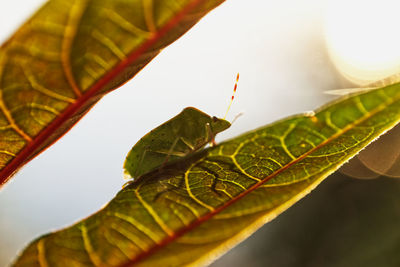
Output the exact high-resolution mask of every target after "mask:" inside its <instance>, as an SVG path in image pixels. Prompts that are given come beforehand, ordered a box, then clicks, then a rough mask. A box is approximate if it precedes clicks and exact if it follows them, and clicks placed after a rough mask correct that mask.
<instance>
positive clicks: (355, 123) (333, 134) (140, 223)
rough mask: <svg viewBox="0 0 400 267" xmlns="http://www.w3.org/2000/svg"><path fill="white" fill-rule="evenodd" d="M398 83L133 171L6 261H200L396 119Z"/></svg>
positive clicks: (108, 263)
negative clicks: (83, 213)
mask: <svg viewBox="0 0 400 267" xmlns="http://www.w3.org/2000/svg"><path fill="white" fill-rule="evenodd" d="M399 89H400V84H396V85H392V86H388V87H386V88H383V89H378V90H374V91H371V92H367V93H363V94H360V95H353V96H349V97H347V98H342V99H341V100H339V101H335V102H333V103H331V104H329V105H327V106H324V107H322V108H321V109H319V110H318V111H317V112H316V113H315V114H311V113H308V114H306V115H297V116H293V117H290V118H287V119H284V120H281V121H278V122H276V123H273V124H271V125H268V126H266V127H263V128H260V129H258V130H254V131H252V132H249V133H246V134H244V135H242V136H239V137H237V138H235V139H233V140H230V141H227V142H224V143H221V144H219V145H218V146H215V147H212V148H209V149H206V150H203V151H201V152H198V153H196V154H194V155H193V156H192V157H187V158H184V159H183V160H181V161H178V162H177V163H175V164H173V165H169V166H166V167H164V168H162V169H160V170H156V171H154V172H152V173H149V174H147V175H145V176H142V177H141V178H140V179H138V180H137V181H136V182H134V183H132V184H130V185H129V186H127V187H125V188H124V189H122V190H121V191H120V192H119V193H118V194H117V196H116V197H115V198H114V199H113V200H112V201H111V202H110V203H109V204H108V205H107V206H106V207H105V208H104V209H102V210H101V211H99V212H98V213H96V214H94V215H92V216H91V217H89V218H87V219H85V220H83V221H81V222H78V223H77V224H75V225H74V226H72V227H70V228H67V229H64V230H61V231H58V232H55V233H52V234H49V235H45V236H43V237H41V238H39V239H37V240H36V241H34V242H33V243H31V244H30V245H29V246H28V247H27V248H26V249H25V251H24V252H23V253H22V255H21V256H20V257H19V258H18V260H17V261H16V263H15V266H39V265H40V266H131V265H135V266H182V265H190V264H193V265H199V264H206V263H209V262H210V261H212V260H214V259H215V258H216V257H218V256H219V255H221V254H222V253H223V252H225V251H227V250H228V249H229V248H231V247H232V246H234V245H235V244H237V243H238V242H240V241H241V240H243V239H244V238H246V237H247V236H249V235H250V234H251V233H253V232H254V231H255V230H256V229H258V228H259V227H261V226H262V225H263V224H264V223H266V222H268V221H270V220H272V219H273V218H274V217H276V216H277V215H278V214H280V213H281V212H283V211H284V210H285V209H287V208H288V207H290V206H291V205H293V204H294V203H295V202H296V201H298V200H299V199H301V198H302V197H303V196H305V195H306V194H307V193H309V192H310V191H311V190H312V189H313V188H315V187H316V186H317V185H318V184H319V183H320V182H321V181H323V180H324V179H325V178H326V177H327V176H328V175H329V174H330V173H332V172H333V171H335V170H336V169H337V168H339V166H340V165H342V164H343V163H344V162H346V161H347V160H348V159H349V158H351V157H352V156H354V155H355V154H356V153H357V152H358V151H360V150H361V149H362V148H364V147H365V146H366V145H367V144H368V143H370V142H371V141H373V140H374V139H375V138H377V137H378V136H379V135H380V134H382V133H383V132H385V131H387V130H389V129H390V128H392V127H393V126H394V125H395V124H397V123H398V122H399V120H400V90H399Z"/></svg>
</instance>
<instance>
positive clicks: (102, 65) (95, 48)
mask: <svg viewBox="0 0 400 267" xmlns="http://www.w3.org/2000/svg"><path fill="white" fill-rule="evenodd" d="M223 1H224V0H149V1H148V0H112V1H109V0H96V1H89V0H69V1H65V0H53V1H48V2H47V3H46V4H45V5H44V6H43V7H42V8H41V9H40V10H39V11H38V12H37V13H36V14H35V15H34V16H33V17H32V18H31V19H30V20H29V21H28V22H27V23H25V24H24V25H23V26H22V27H21V28H20V29H19V30H18V31H17V32H16V33H15V34H14V36H12V37H11V38H10V39H9V41H8V42H6V43H5V44H4V45H3V46H2V47H1V48H0V185H1V184H3V183H4V182H5V181H6V180H7V179H8V178H9V177H10V175H11V174H13V173H14V172H15V171H16V170H17V169H18V168H19V167H21V166H22V165H23V164H24V163H26V162H27V161H28V160H29V159H31V158H32V157H34V156H35V155H36V154H38V153H39V152H41V151H42V150H43V149H44V148H46V147H47V146H49V145H50V144H51V143H52V142H54V141H55V140H56V139H57V138H59V137H60V136H61V135H62V134H64V133H65V132H66V131H67V130H68V129H69V128H70V127H72V125H73V124H74V123H76V122H77V121H78V120H79V119H80V118H81V117H82V116H83V115H84V114H85V113H86V112H87V111H88V109H89V108H90V107H91V106H92V105H93V104H94V103H96V102H97V101H98V100H99V99H100V98H101V97H102V96H103V95H104V94H105V93H107V92H109V91H110V90H112V89H115V88H117V87H118V86H120V85H121V84H123V83H125V82H126V81H127V80H128V79H130V78H131V77H132V76H134V75H135V74H136V73H137V72H138V71H139V70H140V69H142V68H143V67H144V66H145V65H146V64H147V63H148V62H149V61H150V60H151V59H152V58H153V57H155V56H156V55H157V54H158V53H159V52H160V50H161V49H162V48H164V47H165V46H167V45H168V44H170V43H171V42H172V41H174V40H175V39H177V38H178V37H179V36H181V35H182V34H183V33H184V32H186V31H187V30H188V29H189V28H190V27H192V26H193V25H194V24H195V23H196V22H197V21H198V20H199V19H200V18H201V17H202V16H204V15H205V14H206V13H207V12H208V11H210V10H211V9H213V8H214V7H216V6H217V5H219V4H220V3H222V2H223Z"/></svg>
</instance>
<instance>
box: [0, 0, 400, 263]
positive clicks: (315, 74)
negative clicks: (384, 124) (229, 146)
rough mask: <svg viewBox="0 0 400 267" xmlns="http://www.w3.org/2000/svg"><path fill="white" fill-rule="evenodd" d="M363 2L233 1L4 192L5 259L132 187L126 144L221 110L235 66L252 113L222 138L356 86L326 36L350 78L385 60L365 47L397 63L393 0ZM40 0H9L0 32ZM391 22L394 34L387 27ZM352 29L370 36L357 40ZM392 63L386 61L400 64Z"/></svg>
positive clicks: (0, 217) (0, 197)
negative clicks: (183, 118) (189, 110)
mask: <svg viewBox="0 0 400 267" xmlns="http://www.w3.org/2000/svg"><path fill="white" fill-rule="evenodd" d="M367 2H368V1H365V0H364V1H360V0H351V1H350V0H348V1H344V0H343V1H342V0H341V1H338V0H336V1H328V3H329V4H330V6H329V9H326V8H325V4H326V1H321V0H302V1H294V0H282V1H265V0H252V1H243V0H227V2H226V3H224V4H223V5H221V6H220V7H219V8H217V9H216V10H214V11H213V12H212V13H210V14H209V15H208V16H206V17H205V18H204V19H203V20H202V21H201V22H200V23H199V24H198V25H196V26H195V27H194V28H193V29H192V30H191V31H190V32H189V33H188V34H186V35H185V36H184V37H182V38H181V39H179V40H178V41H177V42H176V43H174V44H173V45H171V46H170V47H169V48H167V49H165V50H164V51H163V52H162V53H161V54H160V55H159V56H158V57H157V58H156V59H155V60H153V61H152V62H151V63H150V64H149V65H148V66H147V67H146V68H145V69H144V70H142V71H141V72H140V73H139V74H138V75H137V76H136V78H135V79H133V80H132V81H131V82H129V83H128V84H126V85H125V86H123V87H122V88H120V89H118V90H116V91H114V92H113V93H111V94H109V95H107V96H106V97H104V99H103V100H101V101H100V103H99V104H97V105H96V106H95V107H94V108H93V109H92V110H91V111H90V113H89V114H88V115H87V116H86V117H85V118H83V119H82V120H81V122H80V123H79V124H78V125H77V126H75V127H74V128H73V129H72V130H71V131H70V132H69V133H68V134H67V135H66V136H64V137H63V138H62V140H60V141H58V142H57V143H56V144H55V145H53V146H52V147H51V148H49V149H48V150H46V151H45V152H44V153H42V154H41V155H40V156H38V157H37V158H36V159H34V160H33V161H31V162H30V163H29V164H28V165H27V166H26V167H24V168H23V169H22V170H21V171H20V172H19V173H18V174H17V175H16V176H15V177H14V178H13V179H12V180H11V182H9V183H8V184H7V185H6V186H5V187H4V188H2V190H1V191H0V236H1V238H0V266H4V265H5V264H7V263H9V262H10V261H11V260H12V259H13V258H15V255H16V253H17V252H18V251H20V250H21V249H23V247H24V246H25V245H26V244H27V243H28V242H30V241H31V240H32V239H33V238H36V237H38V236H39V235H41V234H44V233H47V232H48V231H50V230H54V229H59V228H60V227H62V226H67V225H70V224H71V223H73V222H75V221H77V220H78V219H80V218H83V217H86V216H88V215H89V214H91V213H93V212H95V211H97V210H98V209H99V208H100V207H101V206H102V205H104V204H105V203H107V202H108V201H109V200H110V199H111V198H112V197H113V196H114V195H115V194H116V193H117V192H118V191H119V190H120V189H121V186H122V184H123V183H124V181H123V179H122V164H123V161H124V158H125V156H126V154H127V152H128V151H129V150H130V148H131V146H132V145H133V144H134V143H135V142H136V141H137V140H138V139H139V138H140V137H141V136H143V135H144V134H146V133H147V132H148V131H150V130H151V129H153V128H154V127H156V126H158V125H159V124H161V123H162V122H164V121H166V120H168V119H169V118H171V117H173V116H174V115H176V114H177V113H179V112H180V111H181V110H182V109H183V108H184V107H186V106H195V107H197V108H199V109H201V110H203V111H205V112H207V113H208V114H211V115H216V116H223V115H224V114H225V111H226V108H227V106H228V103H229V99H230V96H231V93H232V89H233V85H234V80H235V75H236V73H237V72H240V75H241V78H240V81H239V87H238V92H237V95H236V99H235V102H234V103H233V105H232V109H231V111H230V113H229V115H228V118H227V119H228V120H232V118H233V117H234V116H235V115H236V114H238V113H239V112H242V111H244V115H243V116H241V117H240V118H239V119H238V120H237V121H236V122H235V123H234V125H233V126H232V127H231V129H229V130H228V131H226V132H225V133H223V134H221V135H220V136H219V137H218V139H217V141H218V140H223V139H226V138H230V137H234V136H236V135H238V134H240V133H243V132H245V131H249V130H252V129H254V128H256V127H260V126H263V125H265V124H268V123H270V122H272V121H274V120H276V119H280V118H283V117H285V116H288V115H292V114H295V113H299V112H303V111H308V110H311V109H314V108H316V107H318V106H320V105H321V104H323V103H325V102H326V101H327V100H328V99H329V97H328V96H326V95H324V94H323V92H324V91H325V90H332V89H338V88H343V87H349V86H351V84H350V83H349V82H347V81H346V80H345V79H344V78H342V77H340V76H339V75H338V72H337V71H336V69H335V67H334V66H333V65H332V63H331V61H330V59H329V55H328V52H327V49H326V45H325V37H327V40H329V42H330V43H329V45H328V47H329V51H330V52H331V57H332V58H333V59H334V62H336V63H337V62H339V63H337V64H338V65H337V68H339V70H340V72H342V73H345V75H346V76H347V77H352V76H354V74H352V73H351V72H349V73H346V71H347V70H346V68H343V67H341V64H342V65H354V66H356V67H355V68H356V69H362V68H363V67H362V66H361V67H360V66H358V65H357V64H361V65H365V66H368V68H369V69H368V68H367V69H368V71H370V70H371V68H372V69H373V68H374V66H375V65H374V64H377V65H380V66H384V63H382V60H380V59H377V61H374V62H375V63H374V62H372V61H371V62H372V63H371V62H370V61H368V62H365V61H364V60H365V59H370V58H371V59H374V60H375V59H376V58H378V56H377V55H378V54H379V53H377V52H373V53H371V52H368V51H367V50H366V49H378V50H377V51H385V53H386V54H385V58H387V59H389V60H392V59H393V58H394V59H396V62H400V53H399V51H400V50H399V49H398V48H399V47H400V46H399V41H398V40H396V41H394V42H393V43H391V42H386V41H385V40H386V38H389V37H391V36H392V35H396V34H395V33H396V31H395V30H396V26H398V25H399V24H400V22H399V21H396V16H395V15H396V13H394V12H396V11H398V10H399V9H398V8H397V9H395V8H394V7H393V3H394V2H395V1H389V0H385V1H369V2H371V4H369V2H368V4H365V5H364V3H367ZM41 3H42V1H41V0H15V1H1V2H0V40H1V41H4V40H5V39H6V38H7V36H9V35H10V34H11V33H12V32H13V31H14V30H15V29H16V27H17V26H18V25H19V24H21V23H22V22H23V21H24V20H25V19H26V18H28V17H29V15H30V14H31V13H32V12H33V11H34V10H35V9H36V8H37V7H38V6H40V4H41ZM345 3H349V4H345ZM377 3H379V4H377ZM380 3H385V4H386V3H387V9H384V10H379V7H380V5H381V4H380ZM332 4H333V5H332ZM364 6H366V7H368V9H367V12H364V10H363V7H364ZM370 6H371V7H370ZM372 11H373V12H372ZM368 12H369V13H368ZM371 12H372V13H371ZM385 12H388V13H385ZM386 14H389V16H387V15H386ZM357 16H360V19H358V17H357ZM368 16H370V17H368ZM372 18H373V19H372ZM366 21H367V22H368V21H369V22H371V23H372V22H377V21H379V22H380V23H383V22H387V23H389V24H390V25H389V26H388V25H386V26H385V25H379V26H377V25H375V24H373V23H372V24H368V25H372V26H368V27H370V28H368V29H360V27H362V26H363V25H364V24H363V23H364V22H366ZM352 23H356V25H354V26H351V24H352ZM324 25H327V26H326V27H325V26H324ZM335 25H336V26H337V27H336V28H335ZM374 25H375V26H374ZM386 27H391V28H390V31H389V30H388V31H387V32H386V31H385V33H380V29H386ZM325 29H328V30H327V31H325ZM397 29H398V27H397ZM357 31H360V32H361V33H360V34H358V33H357ZM370 32H371V34H370V35H369V33H370ZM341 34H342V35H341ZM397 36H399V35H397ZM353 37H360V38H362V39H360V40H358V39H354V40H352V41H351V39H352V38H353ZM370 42H371V44H370ZM372 44H373V45H372ZM380 45H384V49H382V48H380ZM351 49H353V50H351ZM379 49H380V50H379ZM389 49H393V51H392V50H389ZM389 52H390V53H392V54H393V55H394V56H393V57H392V56H391V55H392V54H388V53H389ZM394 53H397V54H394ZM369 55H373V56H371V57H370V56H369ZM347 60H352V61H351V62H347ZM379 60H380V61H379ZM340 62H341V63H340ZM343 62H347V63H346V64H345V63H343ZM376 62H378V63H376ZM392 63H393V62H392ZM392 65H393V64H392ZM392 65H391V66H389V67H387V66H384V67H383V68H389V69H390V68H396V67H399V66H398V65H396V64H394V65H396V66H395V67H393V66H392ZM364 76H365V75H364ZM364 76H363V77H364ZM352 79H353V81H354V77H353V78H352ZM356 79H363V78H362V77H361V78H360V77H356Z"/></svg>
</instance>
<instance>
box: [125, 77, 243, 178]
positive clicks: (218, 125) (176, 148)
mask: <svg viewBox="0 0 400 267" xmlns="http://www.w3.org/2000/svg"><path fill="white" fill-rule="evenodd" d="M238 81H239V74H237V77H236V83H235V87H234V92H233V95H232V98H231V101H230V104H229V107H228V110H229V108H230V106H231V105H232V102H233V99H234V95H235V92H236V89H237V83H238ZM227 113H228V111H227ZM225 117H226V115H225ZM225 117H224V119H221V118H217V117H215V116H214V117H211V116H209V115H208V114H206V113H204V112H202V111H200V110H198V109H196V108H193V107H187V108H185V109H184V110H183V111H182V112H181V113H179V114H178V115H176V116H175V117H173V118H172V119H170V120H168V121H166V122H164V123H163V124H161V125H160V126H158V127H157V128H155V129H153V130H152V131H150V132H149V133H147V134H146V135H145V136H143V137H142V138H141V139H140V140H139V141H138V142H137V143H136V144H135V145H134V146H133V148H132V149H131V151H130V152H129V153H128V155H127V157H126V160H125V163H124V174H125V177H126V178H139V177H140V176H142V175H143V174H146V173H148V172H150V171H153V170H155V169H157V168H159V167H161V166H163V165H165V164H166V163H167V162H168V163H170V162H173V161H175V160H177V159H180V158H183V157H185V156H187V155H189V154H191V153H193V152H196V151H199V150H200V149H202V148H203V147H205V146H206V145H207V144H209V143H211V144H212V145H215V141H214V138H215V136H216V135H217V134H218V133H220V132H222V131H224V130H226V129H228V128H229V127H230V126H231V123H230V122H228V121H227V120H225Z"/></svg>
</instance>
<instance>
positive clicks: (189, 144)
mask: <svg viewBox="0 0 400 267" xmlns="http://www.w3.org/2000/svg"><path fill="white" fill-rule="evenodd" d="M179 139H180V140H181V141H182V142H183V143H184V144H185V145H186V146H187V147H188V148H189V149H190V151H194V150H196V148H195V147H194V145H192V144H191V143H190V142H189V141H187V140H186V139H185V138H183V137H179Z"/></svg>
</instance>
